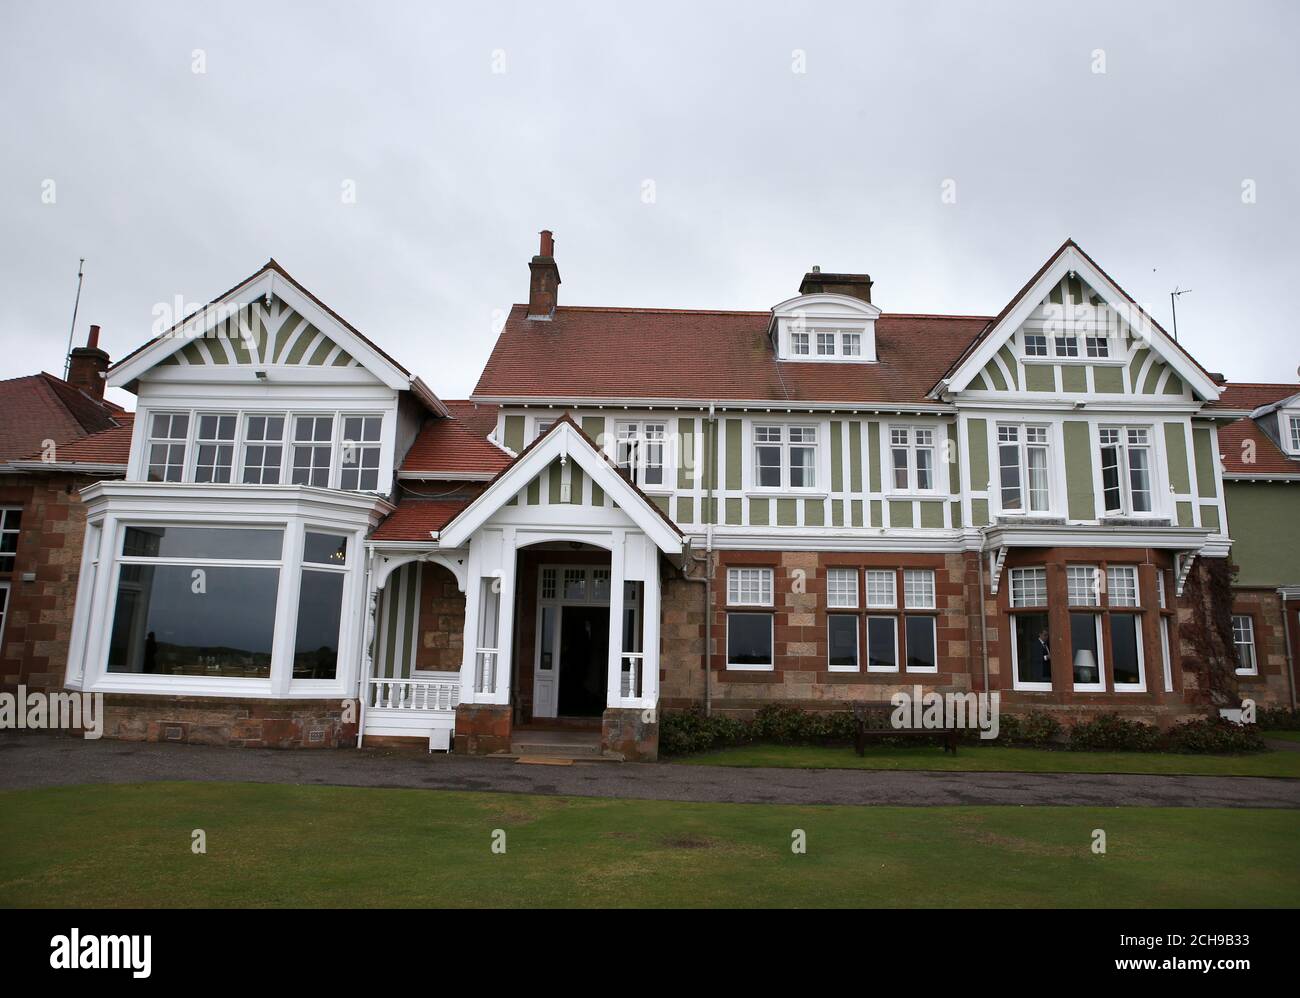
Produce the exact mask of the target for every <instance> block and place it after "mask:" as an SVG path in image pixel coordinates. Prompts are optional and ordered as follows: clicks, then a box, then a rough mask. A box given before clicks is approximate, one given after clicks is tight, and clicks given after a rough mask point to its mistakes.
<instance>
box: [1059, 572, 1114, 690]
mask: <svg viewBox="0 0 1300 998" xmlns="http://www.w3.org/2000/svg"><path fill="white" fill-rule="evenodd" d="M1065 578H1066V602H1067V603H1068V604H1069V607H1070V661H1071V665H1072V668H1073V671H1074V688H1075V689H1076V690H1086V691H1090V692H1099V691H1102V690H1105V688H1106V674H1105V666H1104V664H1103V662H1102V641H1101V618H1102V614H1101V589H1102V585H1101V579H1102V576H1101V572H1100V571H1099V570H1098V569H1097V567H1096V566H1095V565H1068V566H1066V569H1065ZM1084 607H1095V608H1096V609H1095V610H1091V611H1089V610H1085V609H1083V608H1084Z"/></svg>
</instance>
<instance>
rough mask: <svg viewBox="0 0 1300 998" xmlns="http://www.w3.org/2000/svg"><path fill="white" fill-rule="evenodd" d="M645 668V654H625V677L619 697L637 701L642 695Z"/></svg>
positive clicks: (637, 652)
mask: <svg viewBox="0 0 1300 998" xmlns="http://www.w3.org/2000/svg"><path fill="white" fill-rule="evenodd" d="M644 666H645V653H644V652H639V651H625V652H623V675H622V680H621V686H620V687H619V695H620V696H622V697H623V698H624V699H631V700H635V699H636V698H637V697H639V696H640V695H641V673H642V670H643V668H644Z"/></svg>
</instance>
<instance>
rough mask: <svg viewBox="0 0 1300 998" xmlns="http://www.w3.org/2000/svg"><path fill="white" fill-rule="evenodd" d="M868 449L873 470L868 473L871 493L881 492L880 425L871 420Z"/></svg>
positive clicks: (868, 426)
mask: <svg viewBox="0 0 1300 998" xmlns="http://www.w3.org/2000/svg"><path fill="white" fill-rule="evenodd" d="M867 449H868V451H869V452H870V458H869V460H870V461H871V468H870V469H869V471H868V474H869V476H870V480H871V491H872V492H879V491H880V423H879V422H877V421H876V420H874V419H873V420H871V421H870V422H868V423H867Z"/></svg>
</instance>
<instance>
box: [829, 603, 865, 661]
mask: <svg viewBox="0 0 1300 998" xmlns="http://www.w3.org/2000/svg"><path fill="white" fill-rule="evenodd" d="M834 617H843V618H845V619H847V620H851V621H853V659H854V662H855V663H856V664H854V665H832V664H831V620H832V618H834ZM826 669H827V671H829V672H861V671H862V618H861V616H859V615H858V614H856V613H828V614H827V615H826Z"/></svg>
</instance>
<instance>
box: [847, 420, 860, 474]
mask: <svg viewBox="0 0 1300 998" xmlns="http://www.w3.org/2000/svg"><path fill="white" fill-rule="evenodd" d="M849 488H851V489H852V490H853V491H854V492H861V491H862V422H861V421H860V420H857V419H855V420H853V422H851V423H849Z"/></svg>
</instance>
